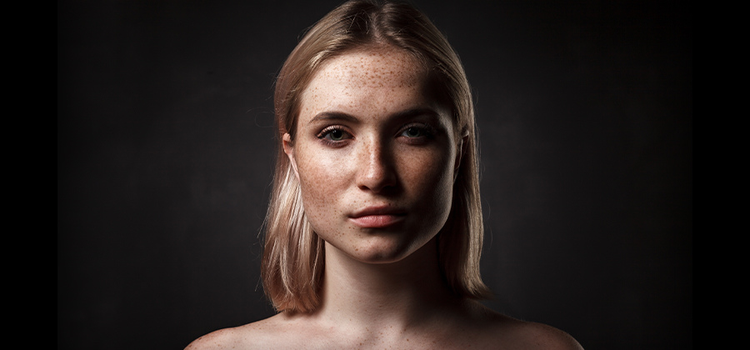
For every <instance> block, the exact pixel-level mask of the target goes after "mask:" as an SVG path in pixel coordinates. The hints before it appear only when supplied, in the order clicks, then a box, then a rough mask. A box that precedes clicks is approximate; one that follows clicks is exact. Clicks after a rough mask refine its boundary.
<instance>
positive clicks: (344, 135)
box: [318, 126, 351, 143]
mask: <svg viewBox="0 0 750 350" xmlns="http://www.w3.org/2000/svg"><path fill="white" fill-rule="evenodd" d="M318 138H319V139H321V140H323V141H325V142H328V143H338V142H342V141H345V140H347V139H350V138H351V134H349V133H348V132H346V131H344V129H342V128H341V127H338V126H332V127H328V128H325V129H323V131H321V132H320V133H319V134H318Z"/></svg>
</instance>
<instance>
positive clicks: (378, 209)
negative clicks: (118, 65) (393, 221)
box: [349, 205, 406, 218]
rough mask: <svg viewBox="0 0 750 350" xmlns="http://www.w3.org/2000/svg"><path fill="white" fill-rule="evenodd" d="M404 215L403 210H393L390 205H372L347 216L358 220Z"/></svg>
mask: <svg viewBox="0 0 750 350" xmlns="http://www.w3.org/2000/svg"><path fill="white" fill-rule="evenodd" d="M405 213H406V211H404V210H403V209H399V208H395V207H393V206H390V205H373V206H369V207H367V208H363V209H360V210H357V211H354V212H353V213H352V214H351V215H349V216H350V217H352V218H359V217H363V216H370V215H402V214H405Z"/></svg>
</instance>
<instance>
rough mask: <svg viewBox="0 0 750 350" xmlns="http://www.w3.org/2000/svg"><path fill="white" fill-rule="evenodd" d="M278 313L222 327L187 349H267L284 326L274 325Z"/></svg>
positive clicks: (199, 339) (191, 344)
mask: <svg viewBox="0 0 750 350" xmlns="http://www.w3.org/2000/svg"><path fill="white" fill-rule="evenodd" d="M278 322H279V320H278V315H277V316H273V317H270V318H267V319H264V320H261V321H257V322H253V323H249V324H246V325H244V326H239V327H233V328H225V329H220V330H217V331H214V332H211V333H209V334H206V335H204V336H202V337H200V338H198V339H196V340H194V341H193V342H192V343H190V345H188V346H187V347H186V348H185V350H219V349H267V348H268V346H269V344H270V342H271V341H273V340H276V341H278V339H279V338H278V334H275V333H279V332H281V331H283V328H278V327H274V325H275V323H278Z"/></svg>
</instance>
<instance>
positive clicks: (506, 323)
mask: <svg viewBox="0 0 750 350" xmlns="http://www.w3.org/2000/svg"><path fill="white" fill-rule="evenodd" d="M484 325H485V326H484V327H479V329H482V333H483V336H481V338H480V339H483V340H484V344H485V345H490V344H491V345H490V346H487V348H494V347H496V346H497V345H498V344H502V345H503V346H502V348H504V349H524V350H532V349H549V350H583V347H581V345H580V344H579V343H578V341H576V340H575V339H574V338H573V337H572V336H570V335H569V334H568V333H566V332H564V331H562V330H560V329H557V328H555V327H552V326H548V325H545V324H541V323H535V322H527V321H522V320H518V319H515V318H512V317H509V316H506V315H503V314H500V313H497V312H494V311H486V312H485V323H484Z"/></svg>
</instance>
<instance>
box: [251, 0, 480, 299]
mask: <svg viewBox="0 0 750 350" xmlns="http://www.w3.org/2000/svg"><path fill="white" fill-rule="evenodd" d="M379 45H380V46H384V45H386V46H393V47H397V48H400V49H403V50H406V51H407V52H409V53H411V54H412V55H414V56H415V57H416V58H417V60H418V61H419V62H421V63H422V64H424V65H425V68H427V69H428V71H429V72H430V78H431V85H432V88H433V89H435V90H436V91H435V92H436V95H435V96H438V97H437V98H439V99H440V100H441V101H439V102H441V103H443V104H444V105H445V106H447V107H449V108H450V110H451V112H452V117H453V122H454V125H455V126H456V128H455V129H454V130H458V132H459V133H460V134H457V135H455V137H457V140H459V138H460V139H462V141H463V144H462V152H463V154H462V157H461V165H460V167H459V170H458V173H457V177H456V180H455V182H454V185H453V186H454V191H453V193H454V196H453V202H452V207H451V213H450V215H449V217H448V220H447V222H446V224H445V226H444V227H443V229H442V230H441V232H440V233H439V234H438V254H439V263H440V268H441V272H442V273H443V276H444V278H445V281H446V283H447V285H448V286H450V288H451V289H452V291H453V292H454V293H455V294H456V295H458V296H461V297H467V298H472V299H482V298H486V297H488V296H489V289H488V288H487V286H486V285H485V284H484V283H483V282H482V279H481V276H480V272H479V257H480V254H481V250H482V239H483V232H484V228H483V223H482V209H481V201H480V198H479V176H478V157H477V147H476V135H475V125H474V124H475V122H474V106H473V102H472V97H471V91H470V88H469V83H468V81H467V80H466V74H465V72H464V69H463V66H462V65H461V61H460V60H459V58H458V55H457V54H456V53H455V52H454V50H453V48H452V47H451V46H450V44H449V43H448V41H447V40H446V39H445V37H444V36H443V35H442V34H441V33H440V31H439V30H438V29H437V28H436V27H435V26H434V25H433V24H432V22H431V21H430V20H429V19H428V18H427V17H426V16H424V15H423V14H422V13H421V12H419V11H418V10H417V9H415V8H414V7H412V6H410V5H407V4H402V3H391V2H387V3H384V4H377V3H374V2H372V1H364V0H354V1H349V2H346V3H344V4H343V5H341V6H339V7H338V8H336V9H334V10H333V11H331V12H330V13H328V14H327V15H326V16H325V17H323V18H322V19H321V20H320V21H318V22H317V23H316V24H315V25H314V26H313V27H311V28H310V29H309V31H308V32H307V33H306V34H305V36H304V37H303V38H302V40H300V42H299V44H298V45H297V47H296V48H295V49H294V50H293V51H292V53H291V54H290V55H289V57H288V58H287V60H286V62H285V63H284V65H283V67H282V68H281V71H280V73H279V75H278V78H277V80H276V91H275V95H274V107H275V118H276V125H277V127H278V130H277V131H278V134H277V136H278V138H279V145H278V150H277V156H276V169H275V174H274V179H273V189H272V193H271V202H270V204H269V207H268V213H267V214H266V221H265V249H264V252H263V258H262V268H261V278H262V280H263V287H264V289H265V292H266V295H267V296H268V297H269V298H270V300H271V302H272V303H273V305H274V307H275V308H276V310H278V311H288V312H311V311H314V310H315V309H316V307H317V306H318V304H319V299H320V287H321V284H322V276H323V270H324V265H325V260H324V242H323V240H322V239H321V238H320V237H318V235H317V234H316V233H315V232H314V231H313V229H312V227H311V225H310V223H309V222H308V221H307V218H306V216H305V209H304V207H303V205H302V196H301V191H300V185H299V182H298V180H297V178H296V176H295V174H294V172H293V170H292V166H291V164H290V161H289V159H288V158H287V156H286V154H285V153H284V151H283V149H282V147H281V142H280V141H281V139H282V135H284V133H289V134H290V136H291V139H292V140H294V137H295V132H296V126H297V119H298V117H299V113H300V99H301V96H302V92H303V91H304V89H305V88H306V87H307V85H308V83H309V82H310V80H311V79H312V76H313V74H314V73H315V72H316V70H317V69H318V67H320V66H321V64H322V63H323V62H325V61H326V60H327V59H330V58H331V57H335V56H338V55H341V54H343V53H346V52H348V51H351V50H353V49H357V48H363V47H368V46H379Z"/></svg>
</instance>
